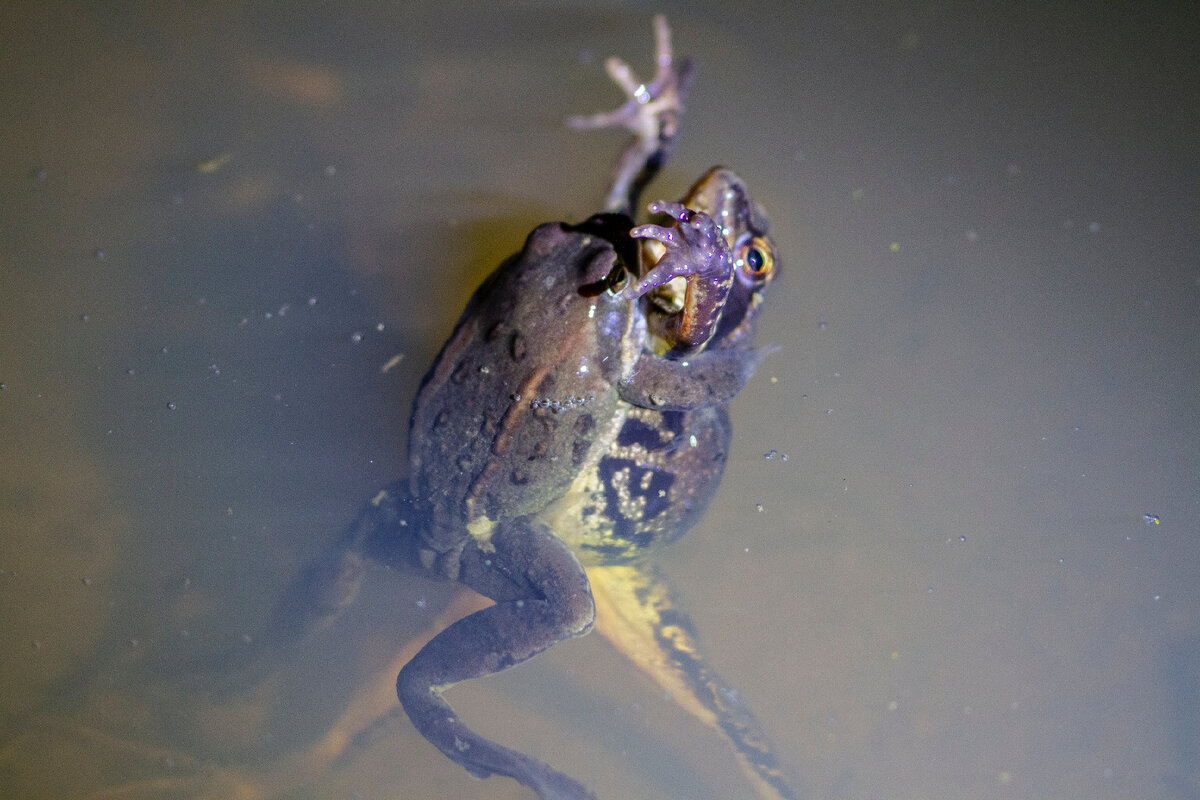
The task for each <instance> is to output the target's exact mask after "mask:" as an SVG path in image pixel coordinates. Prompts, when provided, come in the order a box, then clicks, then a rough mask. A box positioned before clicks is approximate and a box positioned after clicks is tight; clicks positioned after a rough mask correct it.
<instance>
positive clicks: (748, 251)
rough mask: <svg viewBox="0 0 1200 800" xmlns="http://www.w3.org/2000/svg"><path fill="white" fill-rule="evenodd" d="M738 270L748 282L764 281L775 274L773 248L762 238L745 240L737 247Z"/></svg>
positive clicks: (769, 241) (767, 240) (769, 242)
mask: <svg viewBox="0 0 1200 800" xmlns="http://www.w3.org/2000/svg"><path fill="white" fill-rule="evenodd" d="M737 263H738V270H739V272H740V273H741V275H742V277H743V278H744V279H746V280H750V281H765V280H767V279H768V278H770V277H771V275H772V274H773V273H774V272H775V248H774V247H773V246H772V245H771V240H770V239H767V238H764V237H762V236H755V237H753V238H750V239H747V240H745V241H744V242H742V243H741V244H739V245H738V249H737Z"/></svg>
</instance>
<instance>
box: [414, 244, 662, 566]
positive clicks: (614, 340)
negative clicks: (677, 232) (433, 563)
mask: <svg viewBox="0 0 1200 800" xmlns="http://www.w3.org/2000/svg"><path fill="white" fill-rule="evenodd" d="M613 262H614V255H613V251H612V248H611V246H610V245H609V244H608V243H607V242H605V241H603V240H601V239H596V238H595V237H592V236H590V235H587V234H583V233H578V232H573V231H568V230H566V229H564V228H563V226H561V225H559V224H557V223H552V224H548V225H543V226H541V227H539V228H538V229H537V230H535V231H534V232H533V233H532V234H531V235H530V237H529V239H528V240H527V242H526V244H525V247H524V249H523V250H522V252H521V253H520V254H518V255H517V256H514V257H513V258H511V259H509V260H508V261H506V262H505V263H504V264H503V265H501V266H500V268H499V269H497V270H496V272H495V273H493V274H492V275H491V277H489V278H488V280H487V281H486V282H485V283H484V284H483V286H481V287H480V288H479V290H478V291H476V293H475V295H474V296H473V297H472V299H471V302H470V303H469V304H468V306H467V309H466V311H465V312H464V313H463V316H462V318H461V319H460V320H459V323H458V325H457V327H456V328H455V331H454V334H453V335H452V336H451V337H450V339H449V341H447V343H446V345H445V346H444V347H443V348H442V351H441V353H440V354H439V355H438V357H437V359H436V360H435V361H434V364H433V366H432V367H431V369H430V371H429V373H428V374H427V375H426V376H425V380H424V382H423V384H422V386H421V390H420V392H419V393H418V395H417V398H416V401H415V403H414V405H413V415H412V421H411V426H410V439H409V458H410V462H411V468H412V472H411V475H412V476H413V478H412V480H413V486H412V488H413V496H414V497H417V498H421V501H420V502H422V503H426V504H428V508H429V509H430V516H431V528H432V529H431V531H430V532H429V534H428V538H430V540H431V544H433V545H434V547H435V549H443V548H449V547H453V546H454V545H455V544H456V543H457V542H458V541H460V540H461V537H462V536H464V535H465V533H464V526H465V525H467V524H469V523H471V522H473V521H475V520H478V519H479V518H481V517H487V518H489V519H491V520H493V521H494V520H497V519H500V518H509V517H516V516H522V515H524V514H530V513H535V512H537V511H539V510H541V509H542V508H543V507H545V505H546V504H547V503H549V502H550V501H551V500H553V499H554V498H556V497H557V496H559V495H560V494H561V493H562V492H563V491H565V490H566V488H567V487H568V486H569V485H570V484H571V482H572V480H573V479H574V478H575V476H576V475H577V474H578V473H579V471H580V470H581V469H584V468H585V467H586V466H588V465H589V464H591V463H594V461H595V460H596V459H598V458H599V455H600V453H601V452H602V451H604V450H606V449H607V444H608V442H609V441H610V440H611V438H612V436H613V435H615V430H613V417H614V415H615V414H617V413H618V411H617V408H618V404H619V398H618V397H617V395H616V393H615V391H614V390H613V388H612V387H613V385H614V384H615V383H616V380H617V378H619V377H620V376H621V375H623V374H624V373H625V372H627V371H628V369H629V367H630V364H631V363H632V361H633V359H635V358H636V352H627V351H628V350H630V348H629V346H628V345H627V344H623V343H627V342H629V341H630V336H628V335H627V334H628V332H629V330H630V327H631V326H632V325H634V324H635V322H638V321H640V320H638V319H637V318H636V317H635V316H634V314H633V313H632V311H633V307H632V304H631V303H629V302H627V301H621V300H619V299H617V298H615V297H613V296H612V295H611V294H609V293H608V292H604V291H589V290H588V287H596V286H602V282H603V280H604V278H605V276H606V275H607V273H608V271H609V270H610V269H611V267H612V265H613ZM633 338H634V339H637V338H638V337H636V336H634V337H633Z"/></svg>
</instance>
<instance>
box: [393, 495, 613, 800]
mask: <svg viewBox="0 0 1200 800" xmlns="http://www.w3.org/2000/svg"><path fill="white" fill-rule="evenodd" d="M493 548H494V549H493ZM460 564H461V567H460V572H459V575H458V579H459V581H460V582H462V583H464V584H466V585H468V586H470V587H471V588H472V589H475V590H476V591H478V592H480V593H481V594H484V595H486V596H488V597H491V598H492V599H493V600H495V601H496V605H494V606H491V607H489V608H485V609H483V610H482V611H477V612H475V613H474V614H471V615H470V616H468V617H464V618H463V619H460V620H459V621H458V622H455V623H454V624H453V625H451V626H450V627H448V628H446V629H445V630H444V631H442V632H441V633H439V634H438V635H437V636H436V637H434V638H433V639H432V640H431V641H430V642H429V643H428V644H426V645H425V647H423V648H422V649H421V651H420V652H419V653H417V655H416V656H415V657H414V658H413V659H412V660H411V661H410V662H408V664H406V665H405V666H404V668H403V669H402V670H401V671H400V675H399V677H398V678H397V680H396V692H397V694H398V695H399V696H400V702H401V703H402V704H403V705H404V710H405V711H406V712H407V713H408V716H409V718H410V719H411V720H412V722H413V725H415V726H416V728H417V730H418V731H420V732H421V735H422V736H424V737H425V738H426V739H428V740H429V741H430V742H431V743H432V744H433V745H435V746H436V747H437V748H438V749H439V750H441V751H442V752H443V753H444V754H445V755H446V756H448V757H449V758H451V759H453V760H454V761H457V762H458V763H459V764H461V765H462V766H464V767H465V768H466V769H467V771H468V772H470V773H471V774H472V775H475V776H476V777H480V778H483V777H487V776H489V775H507V776H509V777H510V778H514V779H515V780H517V781H519V782H521V783H523V784H524V785H526V786H528V787H529V788H531V789H533V790H534V791H535V792H537V794H538V797H540V798H542V799H543V800H552V799H553V800H583V798H591V797H593V795H592V794H591V793H590V792H589V791H588V790H587V789H586V788H584V786H583V785H582V784H580V783H578V782H576V781H574V780H572V779H571V778H568V777H567V776H566V775H563V774H561V773H559V772H557V771H555V770H553V769H551V768H550V767H548V766H547V765H545V764H543V763H542V762H540V761H537V760H536V759H533V758H530V757H529V756H526V755H524V754H522V753H518V752H516V751H515V750H511V749H509V748H507V747H502V746H501V745H498V744H496V743H495V742H492V741H490V740H488V739H485V738H483V737H482V736H480V735H478V734H476V733H475V732H474V731H472V730H471V729H470V728H468V727H467V726H466V725H465V724H464V723H463V722H462V720H460V719H459V718H458V716H457V715H456V714H455V713H454V710H453V709H452V708H451V707H450V705H449V704H448V703H447V702H446V701H445V700H444V699H443V698H442V693H443V692H444V691H445V690H446V689H448V688H450V687H451V686H453V685H454V684H455V683H458V682H459V681H464V680H469V679H471V678H479V677H482V676H484V675H491V674H493V673H495V672H500V671H501V670H505V669H508V668H509V667H511V666H514V665H516V664H520V663H521V662H523V661H526V660H528V659H530V658H532V657H533V656H535V655H537V654H538V653H541V652H542V651H543V650H546V649H547V648H548V647H550V646H552V645H554V644H557V643H558V642H560V641H562V640H564V639H569V638H572V637H575V636H581V635H583V634H585V633H587V632H588V631H590V630H591V628H592V624H593V622H594V620H595V615H596V609H595V604H594V602H593V600H592V592H591V588H590V586H589V585H588V579H587V575H586V573H585V572H584V570H583V567H582V566H580V564H579V561H578V560H577V559H576V558H575V555H574V554H573V553H572V552H571V550H570V548H568V547H567V545H565V544H564V543H563V542H562V541H560V540H559V539H557V538H556V537H555V536H554V535H553V534H552V533H551V532H550V530H549V529H548V528H547V527H546V526H545V525H544V524H542V523H539V522H537V521H536V520H533V519H531V518H528V517H526V518H522V519H518V520H514V521H512V522H510V523H507V524H505V525H503V526H502V527H501V529H500V530H497V531H496V532H495V533H493V534H492V536H491V538H490V539H489V540H488V543H487V545H486V546H480V545H477V544H475V543H474V542H472V543H470V544H469V545H468V547H467V549H466V550H465V551H464V553H463V554H462V558H461V560H460Z"/></svg>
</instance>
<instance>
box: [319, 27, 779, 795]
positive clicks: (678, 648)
mask: <svg viewBox="0 0 1200 800" xmlns="http://www.w3.org/2000/svg"><path fill="white" fill-rule="evenodd" d="M654 27H655V35H656V63H657V71H656V74H655V77H654V79H653V80H652V81H650V82H648V83H642V82H641V81H639V80H638V79H637V78H636V76H635V75H634V73H633V71H632V70H631V69H630V68H629V67H628V65H626V64H625V63H624V62H623V61H621V60H620V59H616V58H613V59H609V61H608V62H607V64H606V67H607V69H608V72H609V74H610V75H611V76H612V77H613V79H614V80H615V82H616V83H617V84H618V85H619V86H621V88H622V89H623V90H624V91H625V94H626V102H625V103H624V104H623V105H622V106H620V107H619V108H618V109H616V110H615V111H612V112H606V113H602V114H598V115H595V116H593V117H588V118H575V119H573V120H572V121H571V125H572V127H575V128H611V127H616V128H623V129H626V130H629V131H632V132H633V134H634V136H633V139H632V141H631V142H630V143H629V144H628V145H627V146H626V148H625V149H624V150H623V151H622V153H621V156H620V158H619V159H618V163H617V166H616V168H615V169H614V176H613V179H612V186H611V188H610V190H609V192H608V195H607V198H606V200H605V201H604V210H603V211H601V212H600V213H598V214H596V215H593V216H592V217H590V218H588V219H587V220H585V221H583V222H581V223H567V222H551V223H545V224H543V225H540V226H538V227H537V228H535V229H534V230H533V231H532V232H531V233H530V234H529V236H528V238H527V239H526V241H525V244H524V246H523V247H522V249H521V250H520V251H519V252H518V253H516V254H515V255H513V256H512V257H510V258H508V259H506V260H505V261H504V262H503V263H502V264H501V265H500V266H499V267H498V268H497V269H496V270H495V271H494V272H493V273H492V274H491V275H490V276H489V277H488V278H486V279H485V280H484V282H483V283H482V284H481V285H480V287H479V288H478V289H477V290H476V291H475V293H474V294H473V296H472V297H471V299H470V300H469V302H468V304H467V306H466V308H465V310H464V311H463V313H462V315H461V317H460V319H459V320H458V323H457V324H456V325H455V328H454V331H453V333H452V334H451V336H450V337H449V339H448V340H447V341H446V343H445V344H444V345H443V347H442V348H441V351H440V352H439V354H438V355H437V357H436V358H435V359H434V361H433V364H432V366H431V367H430V369H429V371H428V372H427V374H426V375H425V378H424V379H423V381H422V383H421V385H420V388H419V389H418V392H417V395H416V398H415V400H414V402H413V406H412V412H411V416H410V425H409V454H408V455H409V459H408V460H409V477H408V479H407V481H404V480H402V481H399V482H397V483H395V484H393V485H391V486H389V487H388V488H387V489H385V490H384V491H383V492H381V493H380V494H379V495H377V497H376V498H375V500H374V501H372V503H370V504H369V505H368V507H367V508H366V509H364V512H363V513H362V514H361V515H360V517H359V518H358V519H357V520H356V521H355V523H354V524H352V525H351V527H350V529H349V533H348V535H347V536H346V537H345V541H344V542H343V545H344V546H343V548H342V554H341V555H340V556H338V557H336V558H333V559H330V560H329V561H328V563H327V564H326V565H325V566H324V567H323V569H324V570H325V571H326V573H328V574H332V575H334V576H336V580H334V581H331V582H329V583H331V584H332V585H335V586H337V587H340V588H339V589H338V590H337V591H335V592H332V593H327V594H326V595H325V596H329V597H334V598H336V599H335V600H331V601H330V605H331V606H338V607H341V606H342V605H344V604H345V603H347V602H349V600H350V599H352V597H353V595H354V593H355V591H354V589H353V588H351V589H346V587H347V586H352V585H353V584H354V583H355V581H357V580H358V579H359V578H360V577H361V567H362V564H363V563H364V561H366V560H376V561H382V562H385V563H388V564H393V565H401V564H402V565H404V566H407V567H412V568H416V569H419V570H421V571H423V572H424V573H426V574H430V575H433V576H435V577H437V578H441V579H446V580H451V581H456V582H458V583H459V584H462V585H463V586H465V587H469V588H470V589H472V590H474V591H475V592H477V593H478V594H480V595H482V596H483V597H486V598H488V599H489V600H490V601H491V602H492V605H490V606H487V607H485V608H482V609H481V610H477V611H475V612H474V613H471V614H469V615H467V616H465V617H462V618H461V619H458V620H457V621H454V622H453V623H452V624H450V625H449V626H448V627H446V628H445V629H443V630H441V631H440V632H439V633H437V634H436V635H435V636H433V638H432V639H430V640H429V641H428V642H427V643H426V644H425V645H424V646H423V647H422V648H421V649H420V650H419V651H418V652H417V653H416V655H414V656H413V657H412V658H411V659H410V660H409V661H408V662H407V663H406V664H405V665H404V666H403V667H402V668H401V670H400V672H399V675H398V676H397V680H396V692H397V696H398V698H399V700H400V704H401V706H402V707H403V709H404V711H405V712H406V714H407V715H408V717H409V719H410V720H411V722H412V724H413V725H414V727H415V728H416V729H417V730H418V731H419V732H420V734H421V735H422V736H423V737H424V738H425V739H426V740H427V741H429V742H430V743H431V744H433V745H434V746H435V747H437V748H438V749H439V750H440V751H441V752H442V753H443V754H445V755H446V756H447V757H449V758H450V759H452V760H454V761H456V762H457V763H459V764H460V765H462V766H463V767H465V768H466V770H467V771H468V772H469V773H470V774H471V775H473V776H475V777H479V778H484V777H489V776H493V775H501V776H507V777H510V778H513V779H515V780H517V781H518V782H520V783H521V784H524V785H525V786H527V787H529V788H530V789H531V790H532V791H533V792H534V793H535V794H536V795H537V796H538V797H539V798H542V800H582V798H593V797H595V795H594V794H592V793H591V792H590V791H589V790H588V789H587V788H586V787H585V786H584V785H583V784H581V783H580V782H578V781H576V780H575V779H573V778H571V777H569V776H567V775H565V774H564V773H562V772H559V771H558V770H556V769H554V768H552V767H550V766H548V765H546V764H544V763H542V762H540V761H538V760H536V759H534V758H532V757H530V756H528V755H525V754H523V753H520V752H517V751H515V750H513V749H510V748H508V747H505V746H503V745H501V744H499V743H497V742H493V741H491V740H489V739H487V738H485V737H483V736H481V735H479V734H477V733H476V732H475V731H473V730H472V729H471V728H470V727H469V726H468V724H467V723H466V722H465V721H464V720H463V719H461V718H460V717H459V716H458V715H457V714H456V713H455V712H454V710H453V709H452V707H451V706H450V705H449V703H448V702H447V700H446V698H445V696H444V695H445V693H446V691H447V690H448V689H449V688H450V687H451V686H453V685H454V684H457V683H460V682H462V681H466V680H471V679H474V678H479V677H483V676H486V675H491V674H494V673H497V672H500V671H502V670H506V669H509V668H511V667H514V666H516V665H518V664H521V663H523V662H525V661H528V660H529V659H531V658H533V657H535V656H537V655H538V654H540V653H542V652H544V651H545V650H547V649H548V648H550V647H553V646H555V645H558V644H560V643H562V642H565V641H567V640H570V639H573V638H577V637H580V636H583V635H585V634H587V633H589V632H590V631H592V630H593V629H594V628H596V629H599V630H600V631H601V632H602V633H603V634H604V635H605V636H606V637H607V638H609V639H611V640H612V641H614V643H616V644H617V645H618V647H620V648H621V649H622V650H623V651H624V652H626V654H627V655H629V656H630V657H631V658H632V660H633V661H634V663H635V664H637V665H638V666H639V667H641V668H642V669H644V670H646V671H647V672H648V673H650V674H651V675H652V676H653V677H655V679H656V680H657V681H658V682H659V683H660V684H661V685H662V686H663V687H664V688H665V689H667V690H668V691H670V692H671V693H672V696H673V697H675V698H677V699H678V700H679V702H680V704H681V705H682V706H683V707H684V708H686V709H687V710H689V711H690V712H691V713H693V714H695V715H696V716H697V717H699V718H700V719H702V720H704V721H705V722H707V723H708V724H710V725H712V726H713V727H714V728H717V729H719V730H721V731H723V732H724V733H725V735H726V736H727V737H728V739H729V740H730V742H731V744H732V745H733V747H734V751H735V754H736V757H737V758H738V762H739V764H740V765H741V767H742V768H743V771H744V772H745V773H746V775H747V777H748V778H749V779H750V781H751V782H752V783H753V785H754V786H755V789H756V790H757V791H758V793H759V794H760V795H761V796H762V797H764V798H766V797H770V798H793V797H795V793H794V792H793V790H792V789H791V788H790V786H789V784H788V781H787V778H786V777H785V776H784V774H783V772H782V770H781V769H780V767H779V765H778V759H777V758H776V757H775V755H774V753H773V750H772V747H771V745H770V742H769V739H768V738H767V737H766V735H765V734H764V733H763V731H762V729H761V726H760V725H759V724H758V723H757V721H756V720H755V719H754V717H753V715H752V714H751V713H750V711H749V710H748V709H747V708H745V707H744V705H742V704H741V703H740V700H739V699H738V698H739V694H738V693H737V691H736V690H735V689H734V688H733V687H731V686H729V685H728V684H727V683H726V682H725V681H724V680H723V679H721V678H720V676H719V675H717V673H716V672H715V671H713V670H712V669H711V667H709V666H708V664H707V662H706V660H705V659H704V657H703V656H702V655H701V651H700V648H699V646H698V643H697V640H696V636H695V634H694V633H693V626H692V625H691V623H690V620H688V618H687V617H686V615H685V614H684V613H683V612H682V611H681V610H680V609H679V608H678V606H677V604H676V603H675V601H674V597H673V593H672V591H671V589H670V587H669V584H668V583H667V582H666V580H665V578H664V577H663V576H662V575H661V573H660V572H658V571H657V570H656V569H654V568H652V567H650V566H648V561H647V557H648V554H650V553H652V552H654V551H655V550H657V549H658V548H660V547H662V546H664V545H666V544H667V543H669V542H671V541H673V540H675V539H677V538H678V537H679V536H681V535H682V534H683V533H685V532H686V531H687V530H688V529H689V528H691V527H692V526H693V525H694V524H695V523H696V522H697V521H698V520H699V519H700V518H701V516H702V515H703V513H704V511H705V509H706V507H707V505H708V503H709V501H710V500H711V498H712V497H713V495H714V494H715V492H716V489H717V486H718V484H719V482H720V479H721V475H722V472H723V469H724V465H725V461H726V458H727V455H728V453H729V450H730V435H731V434H730V431H731V426H730V420H729V412H728V403H729V401H730V400H731V399H732V398H733V397H734V396H735V395H737V394H738V392H739V391H741V389H742V388H743V386H744V385H745V384H746V382H747V381H748V380H749V378H750V377H751V375H752V374H753V372H754V371H755V368H756V367H757V365H758V363H759V361H760V360H761V358H762V356H763V354H764V351H762V350H756V349H755V348H754V346H753V342H754V333H755V326H756V321H757V318H758V314H759V310H760V308H761V305H762V301H763V298H764V296H765V295H764V290H765V288H766V287H767V285H768V284H769V283H770V282H771V281H772V280H773V279H774V277H775V275H776V274H777V271H778V259H777V256H776V253H775V247H774V244H773V241H772V239H771V237H770V233H769V229H768V222H767V217H766V215H765V213H764V212H763V210H762V209H761V207H759V206H758V205H757V204H756V203H755V202H754V201H753V200H752V199H751V197H750V195H749V192H748V191H747V189H746V185H745V183H744V182H743V181H742V180H741V179H740V178H739V177H738V176H737V175H736V174H735V173H734V172H733V171H731V170H729V169H727V168H724V167H714V168H712V169H710V170H709V171H707V172H706V173H704V174H703V175H702V176H701V177H700V178H699V179H698V180H697V181H696V182H695V184H694V185H693V186H692V187H691V189H690V190H689V191H688V192H687V193H686V194H685V195H684V196H683V198H682V199H681V200H679V201H677V202H669V201H661V200H660V201H656V202H653V203H651V204H649V211H650V213H651V215H653V216H654V217H655V218H657V219H658V220H659V222H647V223H642V224H638V223H636V222H635V219H634V214H635V209H636V207H637V203H638V198H639V197H640V194H641V192H642V191H643V189H644V188H645V187H646V186H647V184H648V183H649V182H650V181H651V180H652V179H653V177H654V176H655V175H656V173H657V172H658V170H659V168H660V167H661V165H662V164H663V163H664V161H665V159H666V155H667V154H668V153H669V151H670V150H671V148H672V146H673V144H674V142H675V140H676V137H677V133H678V128H679V121H680V118H681V115H682V112H683V108H684V99H685V96H686V93H687V88H688V85H689V83H690V80H691V74H692V65H691V61H690V60H687V59H685V60H682V61H677V60H676V59H675V58H674V55H673V51H672V48H671V42H670V31H669V28H668V26H667V24H666V21H665V19H664V18H663V17H661V16H660V17H656V18H655V22H654ZM346 542H349V544H346Z"/></svg>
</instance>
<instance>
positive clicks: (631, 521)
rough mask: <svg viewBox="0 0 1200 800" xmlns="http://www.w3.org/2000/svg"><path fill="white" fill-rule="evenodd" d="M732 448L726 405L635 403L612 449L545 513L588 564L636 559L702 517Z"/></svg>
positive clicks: (558, 532) (625, 418) (626, 414)
mask: <svg viewBox="0 0 1200 800" xmlns="http://www.w3.org/2000/svg"><path fill="white" fill-rule="evenodd" d="M728 450H729V418H728V414H727V413H726V411H725V409H724V407H720V406H717V407H712V408H706V409H698V410H695V411H688V412H678V411H673V412H659V411H653V410H650V409H644V408H636V407H633V406H628V407H626V409H625V412H624V414H623V415H622V419H621V420H620V426H619V429H618V431H617V434H616V435H615V436H614V437H613V439H612V441H611V444H610V446H609V447H608V449H607V451H606V452H604V453H603V454H602V455H601V456H600V457H599V459H597V461H596V463H595V465H594V466H593V467H591V468H589V469H587V470H584V471H583V472H581V473H580V474H579V476H578V477H577V478H576V479H575V481H574V483H573V484H572V485H571V488H570V490H569V491H568V492H567V493H566V494H565V495H564V496H563V497H562V498H561V499H560V500H558V501H556V502H555V503H554V504H553V505H552V506H551V507H550V508H548V509H546V510H545V511H544V512H543V513H542V514H541V515H540V516H541V517H542V519H543V520H544V521H545V522H546V523H547V524H549V525H550V526H551V529H552V530H554V532H555V535H556V536H558V537H559V538H560V539H562V540H563V541H565V542H567V543H568V544H569V545H571V547H572V548H573V549H574V550H575V551H576V552H577V553H578V554H579V558H580V561H582V562H583V564H584V565H585V566H586V565H598V564H619V563H625V562H628V561H631V560H633V559H635V558H639V557H642V556H644V555H646V553H647V551H649V550H652V549H654V548H655V547H657V546H660V545H662V544H665V543H667V542H670V541H672V540H674V539H677V538H678V537H679V536H681V535H683V534H684V533H685V532H686V531H687V530H688V529H689V528H690V527H691V526H692V525H693V524H695V522H696V521H697V520H698V519H699V518H700V516H701V515H702V514H703V513H704V510H705V508H707V506H708V501H709V500H710V499H711V498H712V496H713V494H714V493H715V492H716V489H717V485H718V484H719V483H720V480H721V473H722V471H723V470H724V467H725V460H726V456H727V454H728Z"/></svg>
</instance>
